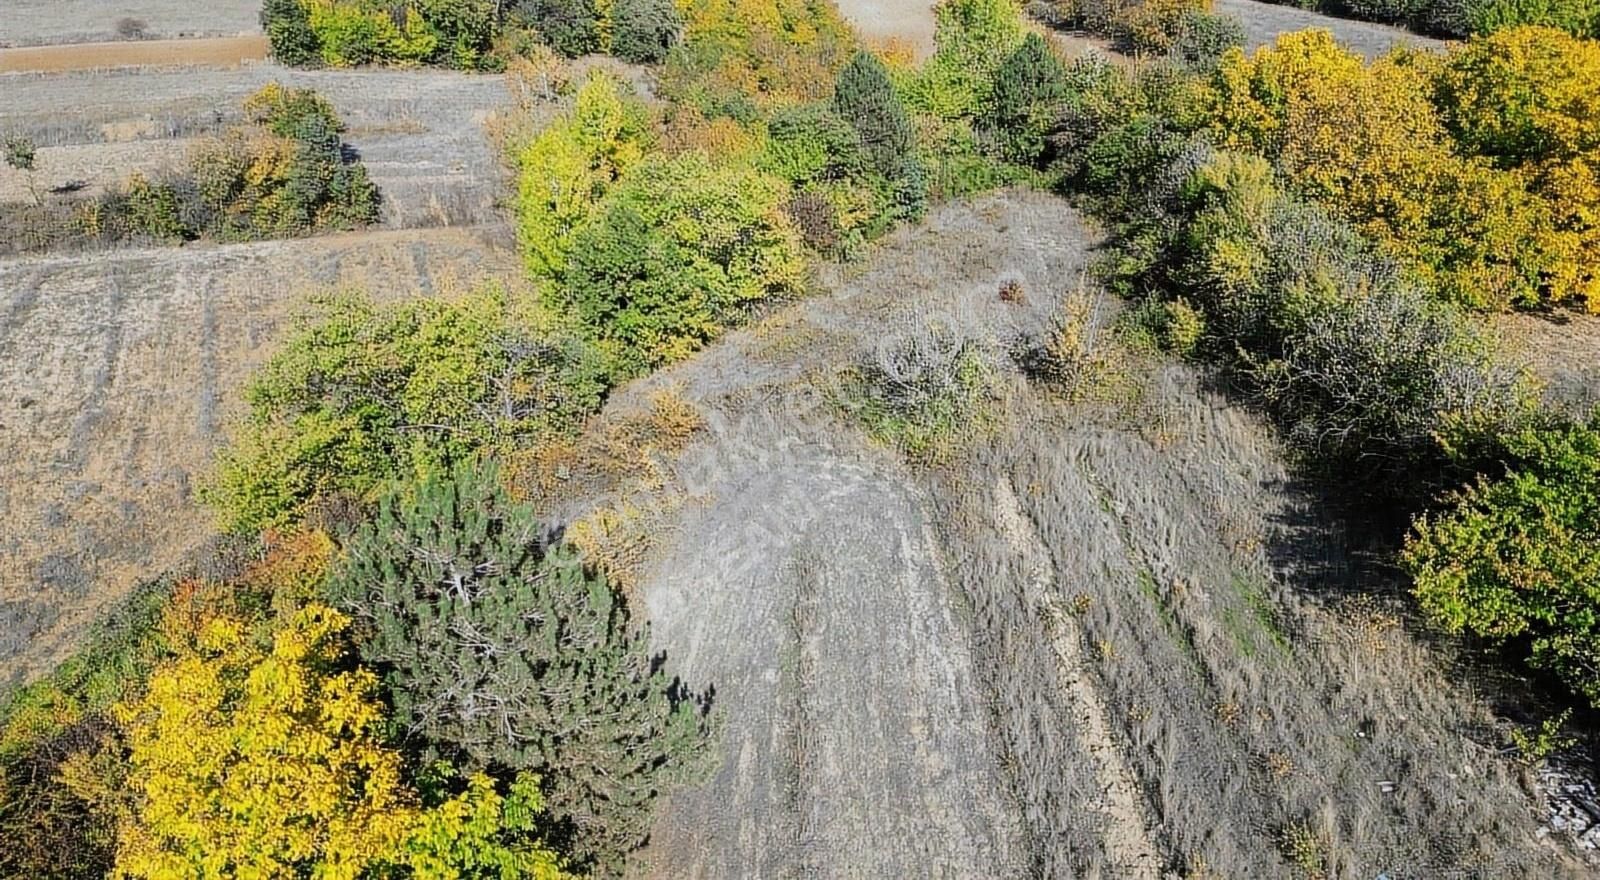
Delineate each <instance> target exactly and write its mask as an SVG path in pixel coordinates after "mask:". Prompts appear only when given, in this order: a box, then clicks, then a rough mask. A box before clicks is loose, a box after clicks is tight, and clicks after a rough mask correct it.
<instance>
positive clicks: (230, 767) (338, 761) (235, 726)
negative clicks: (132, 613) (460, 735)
mask: <svg viewBox="0 0 1600 880" xmlns="http://www.w3.org/2000/svg"><path fill="white" fill-rule="evenodd" d="M348 625H349V620H348V619H347V618H346V617H345V616H344V615H342V614H340V613H339V612H338V611H335V610H333V609H332V608H328V607H325V606H321V605H315V604H313V605H309V606H307V607H305V608H304V609H302V610H301V611H299V612H298V613H296V614H295V615H294V617H293V618H292V619H291V620H290V621H289V622H288V624H287V625H286V626H284V627H283V628H282V629H280V630H279V631H278V632H277V633H276V634H275V635H274V637H273V639H272V646H271V648H270V649H268V648H263V647H262V646H260V644H258V643H257V642H256V641H255V640H253V639H251V638H250V637H249V633H248V628H247V626H246V624H245V622H244V621H242V620H239V619H235V618H231V617H227V616H220V617H213V618H211V619H210V620H206V621H204V622H202V623H201V624H200V625H199V626H198V628H197V631H196V633H195V638H194V639H193V641H192V642H190V643H189V644H187V645H183V646H180V647H179V649H178V656H177V658H176V659H174V660H172V661H171V662H169V663H167V664H166V665H164V666H161V667H159V668H158V669H157V670H156V672H155V673H154V674H153V675H152V676H151V677H150V681H149V688H148V691H147V692H146V693H145V695H144V696H143V697H141V698H139V699H137V700H133V701H130V702H126V703H121V704H118V705H117V706H116V707H115V709H114V710H113V712H114V715H115V716H116V718H117V720H118V722H120V723H121V724H122V726H123V728H124V734H125V741H126V744H127V747H128V789H129V791H130V793H131V795H132V797H133V799H134V806H133V808H132V810H131V811H129V813H128V814H127V815H125V816H123V817H122V818H121V821H120V827H119V829H118V844H117V854H116V865H115V868H114V870H113V872H112V873H113V876H114V877H147V878H152V880H156V878H159V880H168V878H213V877H304V876H310V877H318V878H324V880H354V878H356V877H364V876H391V875H395V876H398V875H402V871H401V870H399V869H401V868H402V867H404V868H409V869H411V871H414V872H419V873H417V874H415V875H416V876H429V877H441V878H443V877H459V876H463V871H462V869H463V868H464V867H466V866H470V865H481V864H496V865H498V866H500V867H501V868H502V872H501V876H504V877H532V878H538V880H559V878H563V877H565V876H566V875H565V874H564V872H562V871H561V869H560V863H559V860H558V859H557V857H556V855H555V854H554V853H553V852H551V851H550V850H548V849H546V848H544V847H543V846H542V845H540V844H539V843H538V842H537V841H536V840H535V839H534V838H532V837H529V836H526V835H524V836H522V837H521V838H520V840H521V842H519V843H517V844H513V845H510V846H507V845H505V844H502V843H500V842H498V840H497V836H498V832H499V829H500V828H501V827H502V824H503V825H504V826H505V827H508V828H513V829H515V830H517V831H527V830H529V829H530V828H531V824H530V818H531V816H532V815H533V814H536V813H537V811H538V810H539V808H540V805H539V801H538V797H537V791H536V790H533V789H530V788H529V787H528V786H527V784H526V782H525V781H523V780H519V782H518V784H517V785H514V786H512V792H511V798H509V799H507V798H504V797H502V796H501V795H500V794H499V793H498V792H496V791H495V790H494V786H493V784H492V783H491V782H490V781H489V780H488V778H487V777H482V776H479V777H474V778H473V779H472V780H471V781H470V783H469V785H468V790H467V792H466V793H464V794H462V795H460V796H458V797H455V798H450V799H448V800H445V801H444V802H443V803H441V804H439V805H438V806H436V807H433V808H431V809H425V808H424V807H422V806H421V804H420V798H419V796H418V795H417V793H416V792H415V791H413V790H412V789H411V788H410V787H409V786H407V785H406V784H405V782H404V781H403V780H402V778H401V769H402V763H401V758H400V754H399V753H398V752H396V751H393V750H391V749H388V748H386V747H385V746H384V745H383V742H382V728H383V725H384V723H385V722H384V718H383V704H382V703H381V702H380V701H379V699H378V695H377V691H378V680H377V676H375V675H373V674H372V673H371V672H369V671H367V670H365V669H360V668H357V669H353V670H348V671H340V670H341V667H343V666H344V664H343V663H342V662H341V661H342V660H343V656H342V655H343V653H344V649H343V643H342V641H341V638H342V634H343V632H344V630H345V629H346V627H347V626H348ZM502 811H503V814H502Z"/></svg>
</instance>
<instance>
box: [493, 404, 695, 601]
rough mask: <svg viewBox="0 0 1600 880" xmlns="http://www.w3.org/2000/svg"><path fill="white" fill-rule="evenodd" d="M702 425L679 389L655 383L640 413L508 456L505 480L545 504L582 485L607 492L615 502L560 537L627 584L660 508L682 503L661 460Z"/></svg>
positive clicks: (651, 537)
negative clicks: (647, 404)
mask: <svg viewBox="0 0 1600 880" xmlns="http://www.w3.org/2000/svg"><path fill="white" fill-rule="evenodd" d="M705 425H706V421H705V417H704V416H702V415H701V414H700V411H699V410H697V409H696V408H695V406H694V404H693V403H691V402H690V401H689V400H688V399H687V398H685V397H684V396H683V394H682V391H681V390H680V389H678V388H666V389H662V390H660V391H657V392H656V393H655V394H653V395H652V396H651V398H650V408H649V409H648V410H647V411H645V412H642V413H630V414H628V415H625V416H622V417H620V418H617V419H613V420H609V421H605V422H601V423H598V424H595V425H592V426H591V428H590V429H589V430H588V431H586V432H584V434H583V435H582V436H580V437H579V438H578V439H577V440H575V441H574V440H565V441H560V442H552V443H545V444H540V445H539V446H536V447H533V448H531V449H528V450H525V451H524V452H522V453H521V454H519V455H518V456H516V457H515V458H514V460H513V473H512V477H511V479H510V483H511V485H512V487H513V489H514V490H515V492H516V494H517V495H518V496H520V497H523V498H526V499H528V500H530V501H532V502H533V503H534V505H535V506H536V507H538V508H540V509H545V510H548V509H550V508H552V507H554V506H555V504H556V502H558V501H559V500H562V499H563V498H570V497H575V496H577V495H580V494H582V493H584V492H586V491H595V490H612V491H614V492H615V493H616V494H617V497H619V498H621V499H622V500H619V501H614V502H612V503H610V504H607V505H602V506H600V507H598V508H595V509H593V510H591V511H589V512H588V513H587V514H585V515H583V516H581V517H579V518H578V519H577V520H575V521H574V522H572V523H571V524H569V525H568V526H567V528H566V531H565V534H564V537H565V539H566V541H567V542H568V543H570V544H571V545H572V546H574V547H576V548H577V549H578V551H579V552H580V553H582V554H583V559H584V563H585V564H586V565H588V566H590V567H591V568H593V569H594V570H595V571H597V572H599V573H601V574H604V575H605V576H606V579H607V580H609V581H610V582H611V583H612V584H615V585H616V586H617V587H619V588H621V589H623V590H632V589H633V588H634V587H636V586H637V584H638V578H639V573H640V571H641V568H642V566H643V563H644V560H645V557H646V556H647V554H648V553H649V551H650V549H651V548H652V547H653V546H654V543H655V539H656V536H657V534H658V533H659V532H660V530H661V528H663V524H664V523H665V522H666V519H667V514H669V513H671V512H672V511H673V510H675V509H676V508H677V507H678V506H679V505H680V504H682V503H683V498H682V496H681V495H679V494H678V493H676V492H674V491H672V490H671V489H670V488H669V487H670V483H671V477H670V474H668V472H667V470H666V468H665V466H664V464H663V461H662V459H663V457H664V456H666V455H668V454H671V453H673V452H677V451H679V450H681V449H683V448H684V447H685V446H687V445H688V443H689V441H690V440H692V439H693V438H694V437H695V435H697V434H698V433H700V432H701V431H702V430H704V428H705Z"/></svg>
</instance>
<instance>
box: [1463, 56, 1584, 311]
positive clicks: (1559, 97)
mask: <svg viewBox="0 0 1600 880" xmlns="http://www.w3.org/2000/svg"><path fill="white" fill-rule="evenodd" d="M1596 81H1600V42H1595V41H1593V40H1579V39H1574V38H1572V37H1569V36H1566V35H1565V34H1563V33H1561V32H1559V31H1554V30H1550V29H1548V28H1516V29H1513V30H1508V31H1503V32H1501V33H1498V34H1495V35H1494V36H1491V37H1485V38H1479V39H1474V40H1472V41H1471V42H1470V43H1468V44H1467V46H1466V47H1465V48H1463V49H1461V50H1459V51H1457V52H1454V53H1452V54H1451V55H1450V56H1449V58H1448V60H1447V61H1446V63H1445V64H1444V66H1443V68H1442V69H1441V70H1440V72H1439V74H1438V76H1437V78H1436V80H1435V92H1434V101H1435V103H1436V105H1437V106H1438V107H1439V110H1440V113H1441V115H1442V118H1443V121H1444V124H1445V127H1446V128H1447V129H1448V130H1449V132H1450V134H1451V136H1452V137H1453V138H1454V140H1455V142H1456V144H1457V145H1458V147H1459V148H1460V149H1461V150H1462V151H1464V152H1467V153H1471V154H1474V155H1477V156H1481V157H1484V158H1485V159H1487V160H1488V161H1489V162H1491V163H1493V164H1494V166H1495V167H1496V168H1498V169H1502V170H1504V171H1506V172H1510V174H1508V175H1507V176H1508V177H1509V176H1511V175H1515V177H1516V178H1517V179H1521V180H1526V181H1528V188H1529V189H1530V190H1531V192H1532V193H1533V194H1534V195H1535V196H1537V197H1538V198H1539V199H1540V201H1541V202H1542V203H1543V211H1544V212H1548V213H1547V215H1546V216H1547V217H1548V220H1545V221H1544V222H1546V223H1548V224H1549V225H1550V226H1553V227H1554V229H1553V230H1552V234H1547V235H1545V236H1542V238H1546V239H1552V241H1551V242H1550V243H1548V244H1546V247H1547V248H1549V249H1550V250H1551V251H1552V252H1554V254H1555V255H1556V257H1557V259H1556V260H1554V261H1553V265H1552V266H1551V267H1550V268H1549V269H1548V270H1547V271H1548V273H1549V274H1550V275H1551V276H1553V279H1554V280H1553V281H1552V282H1551V287H1552V288H1553V292H1554V293H1558V294H1559V293H1562V292H1565V293H1567V294H1568V295H1569V296H1571V297H1573V298H1577V299H1582V300H1584V301H1585V302H1587V304H1588V305H1589V307H1590V308H1591V309H1592V310H1593V309H1600V271H1597V269H1596V267H1597V266H1600V96H1597V95H1596V93H1595V90H1594V89H1592V88H1590V87H1589V83H1592V82H1596Z"/></svg>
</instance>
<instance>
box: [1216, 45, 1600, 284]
mask: <svg viewBox="0 0 1600 880" xmlns="http://www.w3.org/2000/svg"><path fill="white" fill-rule="evenodd" d="M1429 68H1430V64H1429V63H1428V62H1426V61H1425V60H1424V59H1420V58H1412V57H1411V56H1407V55H1404V54H1397V55H1394V56H1391V57H1389V58H1386V59H1382V60H1379V61H1377V62H1375V63H1373V64H1372V65H1370V66H1368V65H1365V64H1363V62H1362V60H1361V58H1360V57H1359V56H1356V55H1353V54H1351V53H1349V52H1346V51H1345V50H1343V49H1341V48H1339V47H1338V45H1337V44H1335V43H1334V41H1333V38H1332V36H1331V35H1330V34H1328V33H1327V32H1326V31H1309V32H1305V33H1299V34H1289V35H1286V36H1284V37H1283V38H1282V39H1280V40H1279V42H1278V44H1277V46H1276V47H1275V48H1270V49H1262V50H1259V51H1257V52H1256V53H1255V55H1254V56H1252V57H1249V58H1247V57H1246V56H1244V55H1243V54H1242V53H1231V54H1230V55H1229V56H1228V57H1227V58H1225V59H1224V61H1223V63H1222V65H1221V67H1220V69H1219V70H1218V73H1217V75H1216V77H1215V78H1214V83H1215V86H1216V89H1217V93H1218V96H1219V97H1218V105H1217V116H1216V120H1215V122H1214V124H1213V132H1214V133H1215V136H1216V137H1217V138H1218V139H1219V140H1220V141H1221V142H1222V143H1224V144H1227V145H1231V146H1236V147H1241V148H1245V149H1250V150H1254V151H1258V152H1262V153H1264V154H1265V155H1267V156H1268V157H1270V158H1272V159H1273V160H1274V161H1275V162H1276V163H1277V164H1278V166H1279V168H1280V169H1281V170H1282V171H1283V172H1284V174H1285V175H1286V176H1287V177H1288V179H1289V180H1291V181H1292V182H1293V183H1294V184H1295V186H1296V187H1297V189H1299V190H1300V191H1301V192H1302V193H1304V194H1305V195H1307V196H1309V197H1310V198H1312V199H1314V200H1315V201H1317V202H1318V203H1319V204H1321V205H1323V206H1324V207H1325V208H1326V209H1327V210H1329V211H1330V212H1332V213H1335V214H1336V215H1337V216H1339V217H1340V218H1341V219H1345V220H1348V221H1350V222H1351V223H1353V224H1355V225H1356V226H1357V228H1359V229H1360V230H1361V231H1362V232H1363V233H1364V234H1366V235H1368V236H1371V237H1372V238H1374V239H1376V240H1378V241H1380V242H1382V243H1384V244H1386V245H1389V246H1391V247H1392V248H1393V249H1394V250H1395V251H1396V252H1398V253H1401V254H1404V255H1405V256H1406V257H1407V259H1408V261H1409V262H1410V263H1411V266H1412V267H1413V268H1414V269H1416V270H1417V271H1419V272H1420V273H1422V274H1423V276H1424V277H1426V278H1428V279H1429V281H1430V283H1431V284H1432V285H1434V286H1435V287H1437V288H1438V289H1439V291H1440V292H1441V293H1442V294H1443V295H1445V296H1447V297H1449V298H1451V299H1455V300H1457V301H1459V302H1462V303H1466V304H1469V305H1472V306H1474V307H1477V308H1505V307H1506V306H1507V305H1509V304H1513V303H1516V304H1534V303H1538V302H1540V301H1542V300H1546V299H1550V300H1556V301H1560V300H1565V299H1569V298H1572V297H1574V296H1578V295H1581V294H1582V293H1583V290H1582V288H1581V287H1580V286H1575V284H1574V283H1573V278H1574V276H1575V274H1576V273H1575V272H1574V271H1573V256H1572V250H1573V248H1572V244H1571V242H1570V241H1568V240H1565V239H1564V238H1563V237H1562V236H1561V235H1560V234H1557V232H1556V231H1555V230H1552V229H1551V225H1552V224H1551V218H1550V206H1549V205H1548V204H1546V203H1542V202H1541V201H1540V200H1539V199H1537V198H1535V197H1533V196H1532V195H1531V194H1530V193H1529V192H1528V191H1527V189H1526V186H1525V184H1524V181H1523V179H1522V178H1521V177H1519V176H1516V175H1504V174H1497V173H1495V172H1494V170H1493V169H1491V168H1490V167H1488V165H1487V164H1486V163H1485V161H1484V160H1483V159H1481V158H1478V157H1462V156H1459V155H1457V154H1456V153H1455V152H1454V151H1453V150H1452V148H1451V143H1450V139H1449V135H1448V133H1447V132H1446V130H1445V127H1444V124H1443V122H1442V121H1441V119H1440V117H1439V114H1437V113H1436V112H1435V111H1434V108H1433V104H1432V101H1431V92H1432V88H1431V84H1430V82H1429V76H1428V74H1429Z"/></svg>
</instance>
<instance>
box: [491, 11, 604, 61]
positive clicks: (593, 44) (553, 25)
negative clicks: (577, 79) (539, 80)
mask: <svg viewBox="0 0 1600 880" xmlns="http://www.w3.org/2000/svg"><path fill="white" fill-rule="evenodd" d="M512 16H513V17H514V18H515V19H516V20H518V21H520V22H522V23H523V24H525V25H526V26H529V27H532V28H534V29H535V30H537V31H538V32H539V34H540V35H541V36H543V37H544V39H545V41H546V42H548V43H549V44H550V47H551V48H552V49H555V50H556V51H557V52H560V53H561V54H563V55H565V56H567V57H568V58H576V57H578V56H579V55H587V54H589V53H591V52H598V51H600V13H599V11H598V10H597V9H596V4H595V3H594V0H519V2H518V3H517V5H516V7H515V8H514V9H513V10H512Z"/></svg>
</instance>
